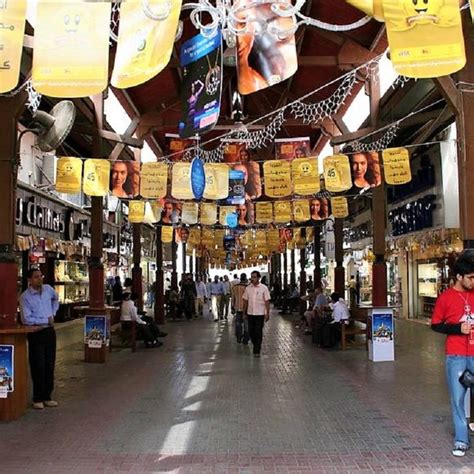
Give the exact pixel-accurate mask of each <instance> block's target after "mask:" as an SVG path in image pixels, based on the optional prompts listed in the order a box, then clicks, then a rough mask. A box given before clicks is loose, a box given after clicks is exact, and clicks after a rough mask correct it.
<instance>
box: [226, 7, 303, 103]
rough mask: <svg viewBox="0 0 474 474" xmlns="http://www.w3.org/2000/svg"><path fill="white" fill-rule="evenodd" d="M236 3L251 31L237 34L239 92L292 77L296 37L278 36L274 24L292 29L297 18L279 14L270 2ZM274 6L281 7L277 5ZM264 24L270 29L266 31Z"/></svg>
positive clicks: (249, 91)
mask: <svg viewBox="0 0 474 474" xmlns="http://www.w3.org/2000/svg"><path fill="white" fill-rule="evenodd" d="M235 6H237V12H236V13H237V17H238V18H239V19H240V20H242V21H243V22H245V26H246V28H247V33H248V34H243V35H238V36H237V77H238V89H239V92H240V93H241V94H242V95H246V94H251V93H253V92H257V91H259V90H262V89H265V88H267V87H270V86H273V85H275V84H278V83H280V82H282V81H285V80H286V79H288V78H289V77H291V76H292V75H293V74H294V73H295V72H296V71H297V70H298V60H297V52H296V43H295V36H294V34H288V35H287V37H286V38H284V39H283V38H279V37H278V36H277V35H275V34H274V33H273V32H272V31H271V29H272V28H271V27H272V26H274V27H276V28H278V29H280V30H291V29H292V28H294V26H295V19H294V18H293V17H291V16H289V17H288V16H287V17H283V16H280V15H278V13H275V12H274V10H273V9H272V7H273V6H274V5H272V4H269V3H268V4H261V5H256V4H255V2H252V1H251V0H239V1H238V2H236V4H235ZM275 7H276V8H278V6H277V4H275ZM245 20H248V21H245ZM262 24H265V25H266V26H268V28H266V29H265V30H263V28H262Z"/></svg>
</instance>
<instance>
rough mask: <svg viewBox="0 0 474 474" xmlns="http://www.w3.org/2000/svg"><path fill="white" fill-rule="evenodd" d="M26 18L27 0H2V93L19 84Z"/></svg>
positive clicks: (0, 15) (0, 42)
mask: <svg viewBox="0 0 474 474" xmlns="http://www.w3.org/2000/svg"><path fill="white" fill-rule="evenodd" d="M25 20H26V0H14V1H11V0H10V1H7V0H1V1H0V25H2V27H1V31H0V45H1V46H2V47H1V48H0V94H3V93H5V92H10V91H11V90H13V89H15V87H16V86H17V84H18V79H19V77H20V66H21V54H22V52H23V39H24V34H25Z"/></svg>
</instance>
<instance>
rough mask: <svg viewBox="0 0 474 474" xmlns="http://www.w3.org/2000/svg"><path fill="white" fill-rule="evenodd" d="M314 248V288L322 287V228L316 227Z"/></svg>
mask: <svg viewBox="0 0 474 474" xmlns="http://www.w3.org/2000/svg"><path fill="white" fill-rule="evenodd" d="M313 247H314V275H313V280H314V287H315V288H317V287H320V286H321V228H320V227H319V226H318V227H316V226H315V227H314V240H313Z"/></svg>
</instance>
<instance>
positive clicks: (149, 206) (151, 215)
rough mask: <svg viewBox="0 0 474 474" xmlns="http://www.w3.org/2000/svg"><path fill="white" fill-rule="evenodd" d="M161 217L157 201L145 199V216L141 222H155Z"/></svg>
mask: <svg viewBox="0 0 474 474" xmlns="http://www.w3.org/2000/svg"><path fill="white" fill-rule="evenodd" d="M160 219H161V205H160V202H159V201H151V202H150V201H145V217H144V218H143V222H145V223H146V224H155V223H156V222H159V221H160Z"/></svg>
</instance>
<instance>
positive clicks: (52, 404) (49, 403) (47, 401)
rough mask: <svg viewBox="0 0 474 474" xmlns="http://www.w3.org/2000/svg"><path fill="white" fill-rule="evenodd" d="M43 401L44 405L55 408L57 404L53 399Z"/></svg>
mask: <svg viewBox="0 0 474 474" xmlns="http://www.w3.org/2000/svg"><path fill="white" fill-rule="evenodd" d="M43 403H44V406H45V407H48V408H56V407H57V406H58V402H55V401H54V400H46V401H45V402H43Z"/></svg>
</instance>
